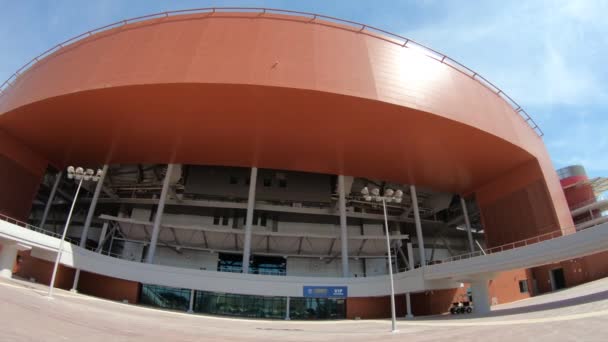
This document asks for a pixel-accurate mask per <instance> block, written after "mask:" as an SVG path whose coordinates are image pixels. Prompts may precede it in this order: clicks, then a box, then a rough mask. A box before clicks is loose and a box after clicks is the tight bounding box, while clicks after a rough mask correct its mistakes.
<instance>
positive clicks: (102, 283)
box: [78, 271, 140, 303]
mask: <svg viewBox="0 0 608 342" xmlns="http://www.w3.org/2000/svg"><path fill="white" fill-rule="evenodd" d="M78 291H79V292H81V293H84V294H88V295H91V296H95V297H101V298H106V299H110V300H116V301H123V300H125V299H126V300H127V301H129V303H137V302H138V300H139V291H140V286H139V283H137V282H133V281H129V280H123V279H117V278H112V277H107V276H103V275H100V274H96V273H89V272H84V271H83V272H81V273H80V279H79V281H78Z"/></svg>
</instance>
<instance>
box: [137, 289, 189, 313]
mask: <svg viewBox="0 0 608 342" xmlns="http://www.w3.org/2000/svg"><path fill="white" fill-rule="evenodd" d="M139 302H140V303H141V304H145V305H150V306H156V307H159V308H164V309H171V310H181V311H188V307H189V305H190V290H188V289H177V288H172V287H165V286H158V285H142V286H141V293H140V295H139Z"/></svg>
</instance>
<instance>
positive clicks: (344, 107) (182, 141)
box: [0, 8, 608, 319]
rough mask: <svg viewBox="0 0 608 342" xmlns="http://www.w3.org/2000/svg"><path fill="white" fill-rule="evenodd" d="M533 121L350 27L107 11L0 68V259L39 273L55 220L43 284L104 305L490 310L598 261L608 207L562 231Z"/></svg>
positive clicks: (602, 269)
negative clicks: (103, 18)
mask: <svg viewBox="0 0 608 342" xmlns="http://www.w3.org/2000/svg"><path fill="white" fill-rule="evenodd" d="M542 135H543V132H542V131H541V129H540V128H539V127H538V126H537V125H536V123H535V122H534V120H533V119H532V118H531V117H530V116H529V115H528V114H527V113H526V112H525V110H524V109H523V108H521V107H520V106H519V105H518V104H517V103H516V102H515V101H514V100H513V99H511V98H510V97H509V96H508V95H507V94H506V93H505V92H503V91H502V90H500V89H499V88H497V87H496V86H494V85H493V84H492V83H491V82H490V81H488V80H486V79H485V78H483V77H482V76H481V75H479V74H477V73H476V72H475V71H472V70H470V69H469V68H467V67H465V66H464V65H462V64H460V63H458V62H456V61H454V60H452V59H451V58H449V57H447V56H445V55H443V54H441V53H439V52H436V51H434V50H432V49H430V48H428V47H425V46H422V45H420V44H418V43H416V42H415V41H413V40H410V39H407V38H404V37H400V36H398V35H394V34H391V33H389V32H386V31H383V30H381V29H378V28H374V27H370V26H367V25H365V24H359V23H355V22H350V21H346V20H341V19H337V18H332V17H326V16H322V15H317V14H311V13H299V12H291V11H285V10H275V9H217V8H209V9H197V10H186V11H175V12H164V13H160V14H154V15H150V16H145V17H140V18H134V19H129V20H125V21H121V22H117V23H114V24H111V25H108V26H106V27H102V28H100V29H96V30H93V31H89V32H85V33H83V34H82V35H80V36H78V37H75V38H73V39H70V40H68V41H66V42H64V43H62V44H59V45H57V46H55V47H53V48H51V49H50V50H48V51H46V52H44V53H43V54H42V55H40V56H38V57H36V58H35V59H33V60H32V61H31V62H29V63H28V64H26V65H25V66H24V67H23V68H21V69H20V70H19V71H17V72H16V73H15V74H14V75H13V76H12V77H11V78H10V79H9V80H8V81H7V82H5V83H4V84H3V85H2V88H1V92H0V152H1V154H0V187H1V188H2V189H3V190H4V191H2V193H0V213H1V214H2V217H3V221H0V222H1V224H2V227H1V228H2V229H0V243H1V244H2V250H1V252H0V260H1V261H2V262H1V263H0V264H1V265H2V268H3V269H2V272H3V273H2V274H3V275H4V276H8V277H10V276H13V275H14V276H19V277H21V278H25V279H28V280H32V281H35V282H39V283H46V284H49V283H50V282H51V273H52V270H53V262H54V260H55V258H56V256H57V254H58V253H57V251H58V250H59V249H61V247H60V246H61V245H60V242H59V241H60V239H59V238H58V237H60V236H61V234H62V233H63V228H64V226H65V225H66V222H67V223H68V224H67V226H68V230H67V232H66V234H67V235H66V240H67V242H69V243H67V244H66V245H65V246H64V247H63V249H61V250H62V253H61V255H60V264H61V265H60V267H59V272H58V273H57V278H56V282H55V285H56V286H57V287H60V288H64V289H73V290H76V291H78V292H81V293H84V294H90V295H93V296H98V297H102V298H107V299H111V300H117V301H126V302H129V303H139V304H142V305H149V306H155V307H160V308H165V309H172V310H180V311H189V312H195V313H206V314H217V315H228V316H240V317H257V318H276V319H343V318H364V319H365V318H378V317H389V316H390V314H391V306H390V304H389V302H390V294H391V292H394V293H395V301H396V311H397V315H399V316H406V315H408V316H411V315H430V314H439V313H444V312H447V311H449V309H450V307H451V306H452V305H453V303H455V302H467V303H469V302H471V300H472V302H473V304H472V305H473V307H474V310H475V311H477V312H479V313H484V312H488V311H489V310H490V306H491V305H492V304H497V303H506V302H510V301H514V300H518V299H523V298H527V297H529V296H531V295H532V294H534V293H542V292H547V291H551V290H552V289H558V288H561V287H563V286H566V285H568V286H569V285H572V284H575V283H580V282H585V281H588V280H590V279H596V278H598V277H603V276H606V275H607V274H606V272H608V266H607V265H604V263H601V262H592V260H600V259H601V256H598V255H597V254H595V253H599V252H602V251H603V250H605V249H606V247H607V246H608V243H607V242H608V234H607V232H605V229H604V230H602V229H600V228H601V227H603V224H604V223H605V220H604V219H603V218H602V217H600V216H599V212H600V210H601V209H602V208H604V207H603V206H604V205H605V203H604V204H600V205H595V206H594V207H593V208H592V209H590V210H591V211H589V210H586V209H585V210H582V211H580V210H579V211H580V212H584V213H587V212H589V213H590V218H589V219H588V220H587V219H585V222H588V221H591V222H592V224H583V225H582V226H581V225H580V222H578V221H577V224H576V225H575V222H574V221H573V214H572V213H571V210H572V209H573V208H572V205H571V204H572V203H570V201H567V200H566V195H565V194H564V192H565V190H564V189H563V187H564V184H563V182H562V183H560V177H559V176H558V174H557V173H556V171H555V169H554V167H553V164H552V162H551V160H550V157H549V155H548V152H547V150H546V148H545V145H544V143H543V140H542ZM69 166H72V167H75V168H71V169H70V176H74V174H75V173H76V172H81V171H82V170H79V169H78V168H79V167H82V168H84V169H89V168H90V169H93V170H97V169H100V170H101V172H100V173H99V176H100V177H99V180H98V181H97V182H93V181H90V180H88V178H91V177H87V181H83V182H82V183H81V184H82V189H80V186H79V182H78V181H74V179H68V178H67V177H66V170H67V168H68V167H69ZM577 172H578V173H576V174H575V176H579V178H576V182H579V183H580V184H579V183H576V182H575V183H576V184H574V183H572V182H570V183H568V186H570V187H569V188H568V189H570V190H572V189H574V188H573V187H577V189H579V188H580V186H582V187H585V189H586V190H585V194H586V195H585V196H587V197H584V196H583V197H584V199H583V200H580V199H579V200H578V202H577V205H578V204H580V203H582V202H584V203H583V204H584V205H585V206H588V205H590V202H589V201H590V200H593V202H594V203H595V195H594V194H593V191H591V193H589V189H588V187H589V186H590V185H589V184H588V182H587V183H585V182H586V181H588V180H586V176H585V177H583V178H581V177H582V175H583V174H582V173H581V171H580V170H578V171H577ZM582 172H583V173H584V171H582ZM566 176H568V177H570V176H573V174H571V173H568V174H565V175H564V177H566ZM564 177H562V178H564ZM70 178H71V177H70ZM581 182H582V183H581ZM572 184H574V185H572ZM577 184H578V185H577ZM77 189H80V191H79V192H78V191H77ZM579 190H580V189H579ZM579 190H577V194H579V195H576V196H579V197H580V191H579ZM75 194H76V195H75ZM566 194H567V192H566ZM72 203H74V204H75V210H74V212H73V216H71V220H70V216H69V213H70V208H71V205H72ZM602 203H603V202H602ZM585 208H589V207H585ZM24 228H28V229H24ZM387 241H388V246H387ZM556 246H557V247H556ZM594 254H595V255H594ZM560 263H561V264H560ZM582 264H584V266H581V265H582ZM560 265H561V266H560ZM583 268H584V269H585V271H584V272H582V271H581V269H583ZM557 269H559V270H561V271H559V272H556V271H555V270H557ZM393 273H394V281H392V280H389V279H393ZM389 284H390V285H393V286H389ZM392 287H394V290H392V291H391V288H392Z"/></svg>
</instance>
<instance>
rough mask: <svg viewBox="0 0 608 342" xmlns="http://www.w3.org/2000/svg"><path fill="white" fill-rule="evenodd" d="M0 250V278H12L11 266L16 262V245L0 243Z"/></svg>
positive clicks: (9, 242)
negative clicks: (0, 245)
mask: <svg viewBox="0 0 608 342" xmlns="http://www.w3.org/2000/svg"><path fill="white" fill-rule="evenodd" d="M1 248H2V250H0V277H2V278H12V277H13V266H15V260H17V244H16V243H14V242H12V241H2V247H1Z"/></svg>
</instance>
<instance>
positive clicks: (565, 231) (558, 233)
mask: <svg viewBox="0 0 608 342" xmlns="http://www.w3.org/2000/svg"><path fill="white" fill-rule="evenodd" d="M0 220H2V221H6V222H8V223H12V224H15V225H18V226H20V227H24V228H26V229H29V230H32V231H35V232H37V233H42V234H45V235H48V236H52V237H56V238H59V239H61V234H59V233H55V232H51V231H48V230H45V229H42V228H39V227H36V226H34V225H31V224H29V223H26V222H23V221H20V220H17V219H14V218H12V217H9V216H6V215H4V214H2V213H0ZM593 227H597V225H594V226H590V227H585V228H582V229H577V228H576V227H567V228H561V229H557V230H552V231H550V232H548V233H543V234H540V235H537V236H533V237H530V238H526V239H523V240H518V241H514V242H510V243H506V244H504V245H500V246H495V247H491V248H486V249H484V250H479V251H475V252H471V253H465V254H460V255H455V256H452V257H449V258H445V259H441V260H437V261H435V262H434V263H433V264H429V265H428V266H432V265H435V264H445V263H449V262H452V261H458V260H463V259H470V258H474V257H478V256H484V255H489V254H494V253H499V252H504V251H507V250H512V249H516V248H521V247H526V246H529V245H533V244H536V243H540V242H543V241H548V240H553V239H556V238H559V237H562V236H566V235H570V234H573V233H576V232H579V231H582V230H586V229H589V228H593ZM66 241H68V242H70V243H72V244H74V245H76V246H77V245H78V241H76V240H75V239H72V238H66ZM87 249H88V250H91V251H93V252H98V253H100V254H103V255H107V256H110V257H113V258H117V259H123V260H129V261H137V260H133V259H132V258H129V257H127V256H125V255H122V254H115V253H111V252H110V251H107V252H104V251H96V248H87ZM225 272H232V273H240V272H239V271H236V270H234V271H230V270H226V271H225ZM259 274H263V275H270V276H285V275H286V274H277V273H271V272H269V273H266V272H260V273H259Z"/></svg>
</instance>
